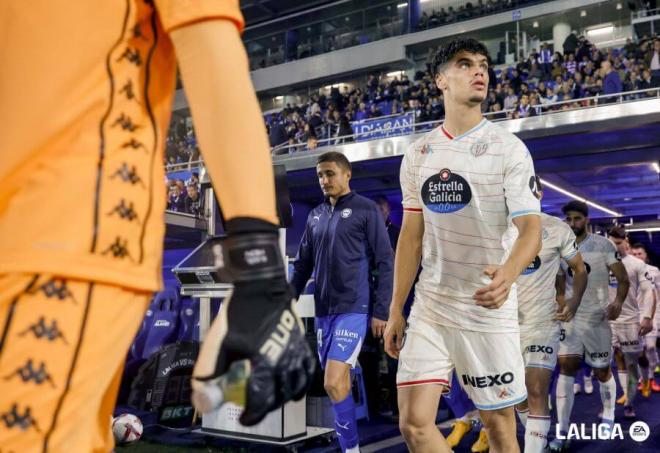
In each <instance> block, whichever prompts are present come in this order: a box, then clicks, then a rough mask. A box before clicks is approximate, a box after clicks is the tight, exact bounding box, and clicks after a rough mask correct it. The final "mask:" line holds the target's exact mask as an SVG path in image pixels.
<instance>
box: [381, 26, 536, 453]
mask: <svg viewBox="0 0 660 453" xmlns="http://www.w3.org/2000/svg"><path fill="white" fill-rule="evenodd" d="M433 72H434V76H435V82H436V84H437V86H438V88H440V89H441V90H442V92H443V95H444V104H445V111H446V117H445V122H444V124H443V125H442V126H441V127H438V128H436V129H434V130H433V131H431V132H429V133H427V134H425V135H424V136H423V137H422V138H421V139H420V140H418V141H416V142H415V143H414V144H412V145H411V146H410V147H409V148H408V150H407V151H406V153H405V155H404V157H403V161H402V164H401V174H400V178H401V189H402V192H403V207H404V216H403V224H402V227H401V233H400V236H399V238H400V239H399V245H398V247H397V251H396V259H395V274H394V295H393V300H392V304H391V306H390V319H389V321H388V324H387V327H386V331H385V347H386V350H387V352H388V354H390V355H391V356H393V357H398V358H399V369H398V373H397V386H398V388H399V413H400V422H399V426H400V428H401V431H402V433H403V435H404V438H405V440H406V443H407V445H408V448H409V449H410V450H412V451H414V452H433V453H439V452H449V451H450V449H449V446H448V445H447V442H446V440H445V439H444V437H443V436H442V434H441V433H440V431H439V430H438V429H437V427H436V426H435V418H436V414H437V411H438V403H439V401H440V396H441V393H442V392H443V391H444V390H446V388H447V387H448V386H449V380H450V377H451V373H452V371H453V370H454V369H456V374H457V376H458V380H459V382H460V385H461V386H462V387H463V388H464V389H465V391H466V393H467V394H468V396H469V397H470V398H471V399H472V401H473V402H474V404H475V406H476V407H477V408H479V409H480V413H481V418H482V420H483V422H484V424H485V426H486V427H487V430H488V437H489V439H490V447H491V448H490V451H491V452H507V453H515V452H517V451H519V447H518V442H517V440H516V436H515V428H516V426H515V424H516V421H515V416H514V414H513V407H512V406H513V405H515V404H517V403H519V402H521V401H523V400H524V399H525V398H526V397H527V395H526V391H525V383H524V365H523V361H522V356H521V354H520V349H519V348H520V344H519V341H520V340H519V329H518V312H517V308H518V307H517V303H516V296H515V286H514V282H515V280H516V279H517V278H518V275H520V273H521V272H522V271H523V270H524V269H525V268H526V267H527V264H528V263H530V262H531V261H532V260H533V259H534V257H535V256H536V254H537V253H538V251H539V250H540V245H541V222H540V217H539V211H540V205H539V200H538V198H537V195H538V194H537V193H536V187H535V184H534V181H535V180H534V165H533V162H532V158H531V156H530V154H529V152H528V150H527V148H526V147H525V145H524V144H523V143H522V142H521V141H520V140H519V139H518V138H516V137H515V136H514V135H513V134H511V133H509V132H507V131H505V130H503V129H501V128H499V127H498V126H496V125H494V124H492V123H490V122H489V121H486V120H485V119H483V118H482V115H481V109H480V107H481V103H482V102H483V100H484V99H485V97H486V93H487V87H488V51H487V49H486V47H485V46H484V45H483V44H481V43H480V42H478V41H476V40H474V39H470V38H456V39H454V40H452V41H451V42H449V43H448V44H446V45H444V46H442V47H441V48H440V49H438V52H437V53H436V55H435V57H434V60H433ZM507 221H513V223H514V224H515V225H516V226H517V227H518V230H519V232H520V235H519V237H518V240H516V242H515V243H514V244H513V247H512V249H511V250H507V249H505V248H504V246H503V244H502V234H503V233H504V231H505V230H506V227H507ZM420 258H421V260H422V267H423V270H422V273H421V274H420V276H419V282H418V283H417V284H416V286H415V301H414V304H413V307H412V311H411V314H410V317H409V319H408V323H409V325H408V329H407V330H406V335H405V341H403V332H404V327H405V320H404V318H403V315H402V308H403V304H404V302H405V300H406V297H407V295H408V292H409V291H410V288H411V286H412V284H413V281H414V279H415V276H416V274H417V269H418V267H419V263H420ZM395 340H396V344H395ZM402 343H403V344H402ZM428 384H431V385H428Z"/></svg>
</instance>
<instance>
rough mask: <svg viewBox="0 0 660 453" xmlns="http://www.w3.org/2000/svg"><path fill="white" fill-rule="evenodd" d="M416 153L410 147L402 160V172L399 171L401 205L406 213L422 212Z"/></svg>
mask: <svg viewBox="0 0 660 453" xmlns="http://www.w3.org/2000/svg"><path fill="white" fill-rule="evenodd" d="M414 152H415V151H414V147H413V146H409V147H408V149H407V150H406V152H405V154H404V155H403V159H402V160H401V170H400V171H399V181H400V183H401V193H402V196H403V201H402V203H401V204H402V205H403V209H404V211H409V212H422V203H421V201H420V190H419V182H418V178H417V169H416V168H415V166H414V164H413V158H414V156H415V154H414Z"/></svg>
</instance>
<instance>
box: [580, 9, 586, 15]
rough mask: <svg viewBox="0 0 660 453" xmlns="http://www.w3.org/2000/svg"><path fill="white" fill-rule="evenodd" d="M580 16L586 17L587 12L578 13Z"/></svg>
mask: <svg viewBox="0 0 660 453" xmlns="http://www.w3.org/2000/svg"><path fill="white" fill-rule="evenodd" d="M580 16H581V17H587V10H586V9H583V10H582V11H580Z"/></svg>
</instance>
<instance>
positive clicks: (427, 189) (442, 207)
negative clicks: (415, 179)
mask: <svg viewBox="0 0 660 453" xmlns="http://www.w3.org/2000/svg"><path fill="white" fill-rule="evenodd" d="M470 200H472V190H471V189H470V185H469V184H468V182H467V181H466V180H465V179H464V178H463V177H462V176H460V175H458V174H456V173H452V172H451V170H449V169H448V168H444V169H442V170H440V172H439V173H437V174H435V175H433V176H431V177H430V178H428V179H427V180H426V181H425V182H424V185H423V186H422V201H424V204H425V205H426V206H427V207H428V208H429V209H430V210H431V211H433V212H437V213H440V214H446V213H450V212H456V211H459V210H461V209H463V208H464V207H465V206H466V205H467V204H469V203H470Z"/></svg>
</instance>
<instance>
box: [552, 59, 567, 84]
mask: <svg viewBox="0 0 660 453" xmlns="http://www.w3.org/2000/svg"><path fill="white" fill-rule="evenodd" d="M563 73H564V72H563V70H562V67H561V63H560V62H559V61H557V60H555V61H553V62H552V70H551V71H550V77H551V78H552V80H556V79H557V77H559V78H560V79H561V78H562V74H563Z"/></svg>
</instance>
